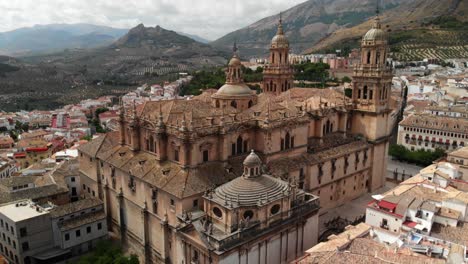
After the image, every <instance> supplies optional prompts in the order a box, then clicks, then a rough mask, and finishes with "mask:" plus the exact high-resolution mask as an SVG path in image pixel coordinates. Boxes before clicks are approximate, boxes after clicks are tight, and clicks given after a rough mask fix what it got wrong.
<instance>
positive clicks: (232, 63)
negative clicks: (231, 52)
mask: <svg viewBox="0 0 468 264" xmlns="http://www.w3.org/2000/svg"><path fill="white" fill-rule="evenodd" d="M228 65H229V66H241V61H240V59H239V57H237V56H233V57H232V58H231V60H230V61H229V64H228Z"/></svg>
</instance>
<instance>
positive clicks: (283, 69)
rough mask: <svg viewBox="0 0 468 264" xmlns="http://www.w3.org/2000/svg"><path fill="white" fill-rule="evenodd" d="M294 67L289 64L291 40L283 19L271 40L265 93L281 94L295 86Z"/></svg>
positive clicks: (265, 71)
mask: <svg viewBox="0 0 468 264" xmlns="http://www.w3.org/2000/svg"><path fill="white" fill-rule="evenodd" d="M293 82H294V75H293V69H292V67H291V65H290V64H289V41H288V39H287V38H286V36H285V35H284V32H283V21H282V19H281V14H280V20H279V23H278V30H277V32H276V35H275V36H274V37H273V39H272V40H271V45H270V58H269V63H268V64H267V65H266V66H265V69H264V70H263V85H262V89H263V92H264V93H271V94H276V95H279V94H281V93H282V92H285V91H287V90H289V89H291V88H292V87H293V84H294V83H293Z"/></svg>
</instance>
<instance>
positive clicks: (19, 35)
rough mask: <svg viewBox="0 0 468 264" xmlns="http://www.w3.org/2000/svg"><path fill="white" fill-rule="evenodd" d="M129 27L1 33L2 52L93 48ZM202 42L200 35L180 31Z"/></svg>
mask: <svg viewBox="0 0 468 264" xmlns="http://www.w3.org/2000/svg"><path fill="white" fill-rule="evenodd" d="M128 31H129V29H126V28H113V27H107V26H98V25H93V24H85V23H78V24H48V25H35V26H32V27H23V28H18V29H15V30H12V31H8V32H0V55H9V56H31V55H38V54H50V53H55V52H61V51H63V50H64V49H90V48H97V47H104V46H106V45H109V44H112V43H113V42H115V41H116V40H117V39H119V38H120V37H122V36H124V35H125V34H127V32H128ZM177 33H178V34H180V35H183V36H187V37H189V38H191V39H193V40H195V41H198V42H201V43H205V44H206V43H208V42H209V41H208V40H206V39H204V38H202V37H199V36H197V35H192V34H187V33H183V32H177Z"/></svg>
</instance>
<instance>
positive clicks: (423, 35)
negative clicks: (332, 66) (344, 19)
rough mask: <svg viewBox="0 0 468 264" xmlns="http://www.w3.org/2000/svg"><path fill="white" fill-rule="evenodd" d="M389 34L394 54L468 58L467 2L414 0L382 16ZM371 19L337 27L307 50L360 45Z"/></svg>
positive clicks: (409, 56) (458, 0)
mask: <svg viewBox="0 0 468 264" xmlns="http://www.w3.org/2000/svg"><path fill="white" fill-rule="evenodd" d="M379 18H380V20H381V23H382V24H383V25H384V28H385V30H386V31H387V32H388V33H389V34H388V35H389V41H390V44H391V48H392V51H393V53H394V57H396V58H398V59H410V60H411V59H415V60H417V59H423V58H439V59H447V58H450V57H451V58H453V57H467V56H468V49H467V48H466V47H465V46H466V43H468V36H467V35H468V34H467V32H468V3H467V1H463V0H413V1H405V2H404V3H401V4H400V5H399V6H396V7H394V8H392V9H389V10H387V11H385V12H383V13H382V14H380V15H379ZM371 26H372V20H367V21H365V22H363V23H360V24H358V25H355V26H352V27H346V28H341V29H338V30H336V31H334V32H332V33H330V34H328V35H327V36H326V37H324V38H322V39H321V40H320V41H318V42H317V43H315V44H314V45H312V46H311V47H310V48H309V49H306V50H304V51H303V52H304V53H312V52H324V51H332V50H334V49H344V48H347V49H349V48H350V47H351V48H352V47H358V42H359V40H360V38H361V37H362V35H364V34H365V32H366V31H367V30H369V28H371Z"/></svg>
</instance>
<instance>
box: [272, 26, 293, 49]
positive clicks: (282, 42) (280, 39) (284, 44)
mask: <svg viewBox="0 0 468 264" xmlns="http://www.w3.org/2000/svg"><path fill="white" fill-rule="evenodd" d="M271 47H273V48H289V41H288V39H287V38H286V36H285V35H284V32H283V24H282V22H281V19H280V21H279V24H278V31H277V32H276V35H275V36H274V37H273V39H272V40H271Z"/></svg>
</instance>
